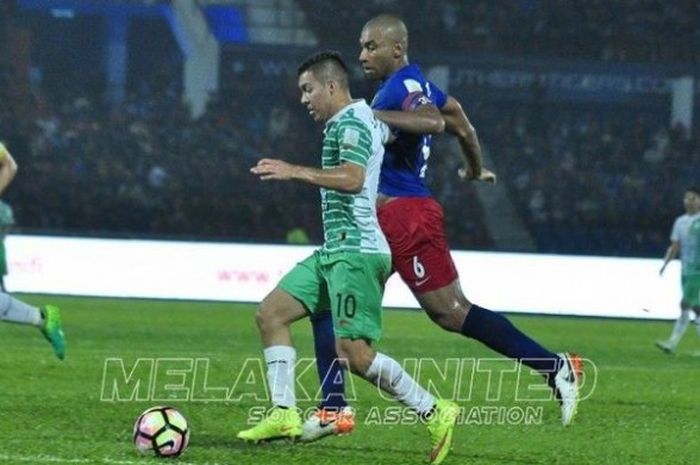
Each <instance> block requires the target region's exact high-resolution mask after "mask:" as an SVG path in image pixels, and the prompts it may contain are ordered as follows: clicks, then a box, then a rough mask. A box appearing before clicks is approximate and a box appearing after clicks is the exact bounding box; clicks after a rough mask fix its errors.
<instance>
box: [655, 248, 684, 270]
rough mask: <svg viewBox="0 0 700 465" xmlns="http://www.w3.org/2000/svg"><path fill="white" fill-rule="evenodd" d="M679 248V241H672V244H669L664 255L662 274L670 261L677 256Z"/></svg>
mask: <svg viewBox="0 0 700 465" xmlns="http://www.w3.org/2000/svg"><path fill="white" fill-rule="evenodd" d="M679 250H680V244H679V243H678V241H671V244H670V245H669V246H668V249H666V255H664V264H663V265H661V269H660V270H659V274H660V275H663V274H664V271H665V270H666V266H667V265H668V263H669V262H670V261H671V260H673V259H674V258H676V256H678V251H679Z"/></svg>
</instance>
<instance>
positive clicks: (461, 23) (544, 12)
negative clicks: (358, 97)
mask: <svg viewBox="0 0 700 465" xmlns="http://www.w3.org/2000/svg"><path fill="white" fill-rule="evenodd" d="M299 3H300V4H301V5H303V6H304V8H305V12H306V15H307V17H308V18H309V19H310V22H311V24H312V27H313V28H314V30H315V32H316V33H317V35H318V36H319V38H320V41H321V42H323V43H334V44H337V43H340V44H343V43H345V44H347V43H355V42H356V41H357V32H356V31H359V30H360V28H361V27H362V24H364V22H365V21H366V18H369V17H371V16H373V15H375V14H378V13H381V12H387V11H388V12H393V13H396V14H398V15H400V16H402V17H403V18H404V19H405V20H406V22H407V24H408V27H409V28H410V30H411V34H412V39H411V47H412V49H413V50H424V51H431V52H433V51H435V50H439V51H450V52H455V51H459V52H468V53H491V54H494V53H495V54H502V55H512V56H517V57H523V56H531V57H532V56H537V57H562V58H585V59H592V60H604V61H646V62H692V63H700V3H698V2H696V1H694V0H675V1H672V2H664V1H659V0H617V1H614V2H611V1H608V0H588V1H585V0H477V1H471V2H464V1H460V0H446V1H441V2H433V1H428V0H414V1H408V2H407V1H399V0H370V1H366V2H361V3H357V2H354V1H352V0H339V1H335V2H332V3H330V2H319V1H316V0H300V1H299ZM329 17H332V18H335V20H334V21H328V20H327V18H329ZM337 24H343V25H348V26H349V27H343V28H338V27H337Z"/></svg>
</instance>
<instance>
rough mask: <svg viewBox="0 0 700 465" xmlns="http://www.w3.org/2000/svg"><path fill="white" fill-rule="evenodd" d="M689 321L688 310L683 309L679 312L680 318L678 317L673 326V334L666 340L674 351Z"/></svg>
mask: <svg viewBox="0 0 700 465" xmlns="http://www.w3.org/2000/svg"><path fill="white" fill-rule="evenodd" d="M689 321H690V310H687V309H685V308H684V309H683V310H681V316H679V317H678V319H677V320H676V324H675V325H673V332H672V333H671V337H670V338H669V339H668V343H669V345H670V346H671V347H673V348H674V349H675V348H676V346H677V345H678V343H679V342H680V340H681V338H682V337H683V333H685V330H686V328H687V327H688V322H689Z"/></svg>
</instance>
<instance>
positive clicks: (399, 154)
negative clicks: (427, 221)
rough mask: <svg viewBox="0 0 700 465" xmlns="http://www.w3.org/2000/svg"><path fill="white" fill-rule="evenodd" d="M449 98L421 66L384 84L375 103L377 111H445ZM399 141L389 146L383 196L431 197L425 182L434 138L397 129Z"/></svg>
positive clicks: (381, 189) (381, 184)
mask: <svg viewBox="0 0 700 465" xmlns="http://www.w3.org/2000/svg"><path fill="white" fill-rule="evenodd" d="M446 102H447V95H446V94H445V93H444V92H443V91H442V90H440V89H439V88H438V87H437V86H436V85H434V84H433V83H431V82H429V81H428V80H427V79H425V77H424V76H423V73H422V72H421V70H420V68H419V67H418V66H417V65H407V66H404V67H403V68H401V69H400V70H398V71H396V72H395V73H394V74H392V75H391V76H389V78H387V79H386V80H385V81H383V82H382V83H381V85H380V86H379V89H377V93H376V94H375V95H374V99H373V100H372V108H373V109H375V110H393V111H406V110H412V109H415V108H417V107H419V106H421V105H425V104H430V103H432V104H434V105H435V106H436V107H438V108H442V107H443V106H444V105H445V103H446ZM393 133H394V135H395V136H396V140H395V141H394V142H392V143H391V144H389V145H387V146H386V151H385V153H384V162H383V163H382V170H381V175H380V177H379V192H381V193H382V194H384V195H387V196H390V197H430V196H431V194H430V189H428V186H427V184H426V182H425V174H426V170H427V169H428V158H429V157H430V143H431V136H430V135H418V134H411V133H408V132H405V131H401V130H397V129H393Z"/></svg>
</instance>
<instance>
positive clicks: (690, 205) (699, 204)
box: [683, 191, 700, 213]
mask: <svg viewBox="0 0 700 465" xmlns="http://www.w3.org/2000/svg"><path fill="white" fill-rule="evenodd" d="M683 205H684V206H685V209H686V211H688V212H692V213H697V212H699V211H700V195H698V194H697V193H695V192H692V191H688V192H686V193H685V195H684V196H683Z"/></svg>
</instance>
